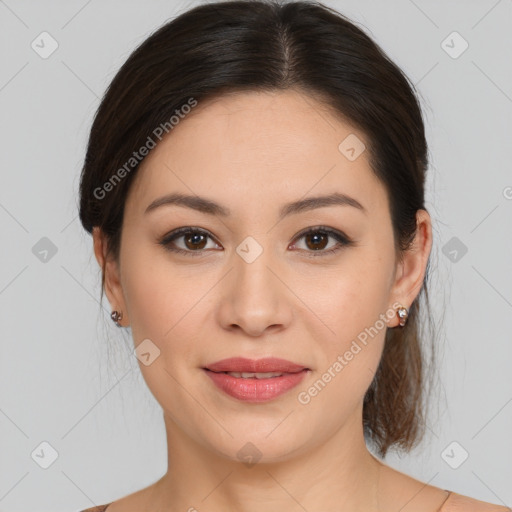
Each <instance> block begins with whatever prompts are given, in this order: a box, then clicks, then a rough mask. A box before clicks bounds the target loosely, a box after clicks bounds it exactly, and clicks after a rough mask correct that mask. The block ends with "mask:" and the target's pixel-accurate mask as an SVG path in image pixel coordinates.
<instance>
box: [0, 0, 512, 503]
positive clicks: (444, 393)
mask: <svg viewBox="0 0 512 512" xmlns="http://www.w3.org/2000/svg"><path fill="white" fill-rule="evenodd" d="M325 3H326V4H327V5H329V6H332V7H334V8H336V9H337V10H339V11H340V12H342V13H343V14H345V15H347V16H348V17H349V18H351V19H352V20H353V21H354V22H356V23H358V24H359V26H361V27H362V28H363V29H364V30H366V31H367V33H368V34H369V35H370V36H371V37H373V38H374V40H375V41H376V42H377V43H378V44H379V45H380V46H382V48H383V49H384V50H385V51H386V52H387V53H388V55H389V56H390V57H391V58H392V59H393V60H394V61H395V62H396V63H397V64H398V65H399V66H400V67H401V68H402V69H403V70H404V71H405V73H406V74H407V75H408V76H409V77H410V78H411V80H412V82H413V83H414V84H415V85H416V86H417V88H418V90H419V93H420V95H421V102H422V107H423V110H424V113H425V119H426V129H427V138H428V142H429V145H430V158H431V165H430V169H429V173H428V187H427V189H428V190H427V208H428V210H429V212H430V214H431V216H432V219H433V227H434V238H435V240H434V247H433V251H432V291H431V292H432V303H433V306H434V309H435V312H436V314H437V315H438V317H439V318H441V317H442V316H444V323H442V331H441V333H440V334H441V336H440V340H439V342H438V343H439V353H440V358H439V380H440V386H439V389H438V392H437V397H436V398H435V400H434V406H435V409H436V410H435V411H433V413H432V415H431V416H430V417H429V428H428V432H427V434H428V435H427V437H426V438H425V441H424V442H423V443H422V444H421V445H420V447H418V448H417V449H416V450H414V451H413V452H412V453H410V454H408V455H407V456H403V455H402V456H398V455H396V454H390V455H389V456H388V457H387V458H386V462H387V463H388V464H390V465H392V466H394V467H396V468H398V469H399V470H401V471H404V472H406V473H409V474H411V475H412V476H414V477H415V478H418V479H420V480H423V481H425V482H428V483H430V484H432V485H436V486H439V487H442V488H445V489H451V490H453V491H456V492H459V493H462V494H467V495H470V496H473V497H475V498H478V499H481V500H485V501H490V502H493V503H500V504H506V505H508V506H509V507H510V506H512V485H511V484H512V462H511V461H512V441H511V435H510V434H511V432H512V428H511V427H512V377H511V361H512V339H511V330H512V272H511V262H512V237H511V234H512V170H511V169H512V167H511V160H512V151H511V148H512V144H511V133H512V132H511V130H512V59H511V53H512V3H511V2H510V1H507V0H501V1H496V0H481V1H467V0H466V1H441V0H436V1H421V0H414V1H413V0H393V1H387V2H379V1H369V0H364V1H362V0H343V1H342V0H340V1H326V2H325ZM193 5H198V2H171V1H162V0H145V1H144V2H143V1H142V0H137V1H135V0H129V1H128V0H124V1H121V0H106V1H100V0H89V1H86V0H66V1H52V2H50V1H37V2H36V1H28V0H2V1H0V48H1V50H0V51H1V67H0V112H1V117H0V119H1V144H2V146H1V151H0V176H1V182H0V183H1V186H0V229H1V234H2V236H1V264H0V329H1V331H0V332H1V343H2V346H1V356H0V442H1V447H0V448H1V451H0V453H1V455H0V511H7V510H8V511H10V512H17V511H29V510H30V511H34V512H36V511H52V512H71V511H77V510H81V509H82V508H86V507H91V506H93V505H96V504H102V503H107V502H110V501H113V500H114V499H118V498H120V497H121V496H124V495H126V494H129V493H132V492H134V491H136V490H138V489H141V488H142V487H145V486H147V485H149V484H150V483H152V482H154V481H155V480H157V479H158V478H160V476H161V475H162V474H163V473H164V472H165V470H166V467H167V452H166V444H165V437H164V433H165V432H164V427H163V420H162V416H161V409H160V406H159V405H158V404H157V403H156V401H155V400H154V398H153V397H152V395H151V394H150V392H149V391H148V389H147V387H146V385H145V382H144V381H143V379H142V377H141V375H140V372H139V369H138V362H137V360H136V359H135V358H134V357H133V355H132V348H131V347H132V346H133V342H132V340H131V337H130V334H129V331H124V332H123V330H120V329H117V328H116V327H115V326H114V325H113V323H112V322H111V320H110V318H109V313H110V307H109V304H108V301H107V300H106V299H105V300H104V302H103V306H101V305H100V304H99V298H100V274H99V269H98V266H97V263H96V260H95V258H94V254H93V251H92V239H91V237H90V235H88V234H87V233H86V232H85V231H84V230H83V229H82V227H81V225H80V223H79V220H78V218H77V213H78V212H77V200H78V195H77V189H78V180H79V173H80V169H81V165H82V163H83V158H84V153H85V144H86V141H87V136H88V130H89V129H90V126H91V122H92V118H93V115H94V112H95V110H96V108H97V106H98V104H99V100H100V98H101V96H102V94H103V93H104V91H105V88H106V87H107V85H108V83H109V82H110V80H111V79H112V78H113V76H114V74H115V73H116V71H117V70H118V69H119V67H120V66H121V64H122V63H123V62H124V61H125V59H126V58H127V57H128V55H129V54H130V52H131V51H132V50H133V49H134V48H135V47H136V46H137V45H138V44H139V43H140V42H141V41H142V40H144V39H145V38H146V37H147V36H148V35H149V34H150V33H151V32H153V31H154V30H155V29H156V28H158V27H159V26H161V25H162V24H163V23H165V22H166V21H167V20H169V19H170V18H173V17H174V16H176V15H177V14H179V13H181V12H183V11H184V10H187V9H188V8H189V7H190V6H193ZM43 32H46V33H47V34H43V35H41V34H42V33H43ZM454 32H456V33H454ZM41 39H43V41H44V42H43V43H41ZM52 45H53V46H52ZM56 45H58V47H56V49H55V51H53V53H51V55H44V52H50V51H51V50H52V49H53V47H55V46H56ZM41 54H43V55H41ZM43 57H46V58H43ZM42 454H44V457H43V455H42ZM46 464H48V467H46V468H45V467H43V466H44V465H46Z"/></svg>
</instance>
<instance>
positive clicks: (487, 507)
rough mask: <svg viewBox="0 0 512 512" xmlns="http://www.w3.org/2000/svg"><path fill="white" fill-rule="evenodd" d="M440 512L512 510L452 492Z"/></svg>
mask: <svg viewBox="0 0 512 512" xmlns="http://www.w3.org/2000/svg"><path fill="white" fill-rule="evenodd" d="M440 512H512V509H511V508H508V507H504V506H502V505H495V504H493V503H488V502H486V501H480V500H477V499H475V498H471V497H469V496H464V495H463V494H458V493H456V492H452V493H451V494H450V496H449V498H448V499H447V500H446V502H445V504H444V506H443V507H442V508H441V510H440Z"/></svg>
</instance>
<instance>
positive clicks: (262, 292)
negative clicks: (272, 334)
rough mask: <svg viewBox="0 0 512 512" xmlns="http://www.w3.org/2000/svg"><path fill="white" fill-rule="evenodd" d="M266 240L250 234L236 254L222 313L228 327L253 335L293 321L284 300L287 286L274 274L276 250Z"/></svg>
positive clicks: (268, 239)
mask: <svg viewBox="0 0 512 512" xmlns="http://www.w3.org/2000/svg"><path fill="white" fill-rule="evenodd" d="M263 238H264V243H265V247H264V246H263V243H260V242H259V241H257V240H256V239H255V238H252V237H247V238H246V239H244V240H243V241H242V242H241V243H240V244H239V245H238V246H237V247H236V251H235V252H234V253H233V262H232V271H231V272H230V275H231V279H232V281H231V285H230V286H229V287H228V289H227V290H226V291H225V294H224V297H223V301H222V303H223V305H222V306H221V308H220V310H219V312H220V314H221V317H220V318H221V321H222V323H223V324H224V327H225V328H232V327H233V326H238V327H240V328H241V329H242V330H243V331H245V332H246V333H247V334H249V335H251V336H259V335H260V334H261V333H263V332H264V331H265V329H266V328H267V327H269V326H281V327H283V326H284V325H286V324H288V323H289V321H290V311H289V309H290V308H289V306H287V304H286V303H285V301H284V297H283V291H284V289H283V285H282V283H281V282H280V280H279V279H278V278H277V277H276V276H275V275H274V273H275V272H276V270H275V268H277V267H278V266H279V265H278V264H277V261H276V258H274V257H273V256H275V254H276V252H275V251H274V250H272V248H271V247H269V246H268V243H269V241H270V239H271V237H263Z"/></svg>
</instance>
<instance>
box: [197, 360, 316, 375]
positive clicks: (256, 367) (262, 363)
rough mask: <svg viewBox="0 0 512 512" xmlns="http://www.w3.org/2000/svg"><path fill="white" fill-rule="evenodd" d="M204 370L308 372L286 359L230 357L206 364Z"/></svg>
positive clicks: (303, 367)
mask: <svg viewBox="0 0 512 512" xmlns="http://www.w3.org/2000/svg"><path fill="white" fill-rule="evenodd" d="M205 369H206V370H211V371H213V372H246V373H265V372H282V373H297V372H300V371H302V370H309V368H307V367H305V366H304V365H301V364H297V363H292V362H291V361H287V360H286V359H279V358H277V357H265V358H263V359H247V358H245V357H230V358H229V359H222V360H221V361H217V362H215V363H211V364H208V365H207V366H206V367H205Z"/></svg>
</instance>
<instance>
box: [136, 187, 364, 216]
mask: <svg viewBox="0 0 512 512" xmlns="http://www.w3.org/2000/svg"><path fill="white" fill-rule="evenodd" d="M169 205H176V206H183V207H185V208H191V209H193V210H197V211H198V212H201V213H206V214H207V215H216V216H219V217H228V216H230V215H231V211H230V209H229V208H226V207H225V206H221V205H220V204H218V203H216V202H215V201H212V200H211V199H207V198H206V197H200V196H190V195H186V194H178V193H174V194H167V195H165V196H162V197H159V198H158V199H155V200H154V201H153V202H152V203H151V204H150V205H149V206H148V207H147V208H146V210H145V212H144V214H147V213H149V212H151V211H153V210H155V209H156V208H159V207H160V206H169ZM326 206H352V207H354V208H357V209H358V210H360V211H361V212H363V213H364V214H367V213H368V212H367V210H366V208H365V207H364V206H363V205H362V204H361V203H360V202H359V201H357V200H356V199H354V198H353V197H350V196H348V195H346V194H342V193H340V192H334V193H332V194H329V195H324V196H315V197H309V198H307V199H300V200H298V201H293V202H291V203H287V204H285V205H284V206H282V207H281V210H280V211H279V218H280V219H283V218H284V217H287V216H288V215H292V214H297V213H302V212H307V211H311V210H315V209H317V208H324V207H326Z"/></svg>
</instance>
